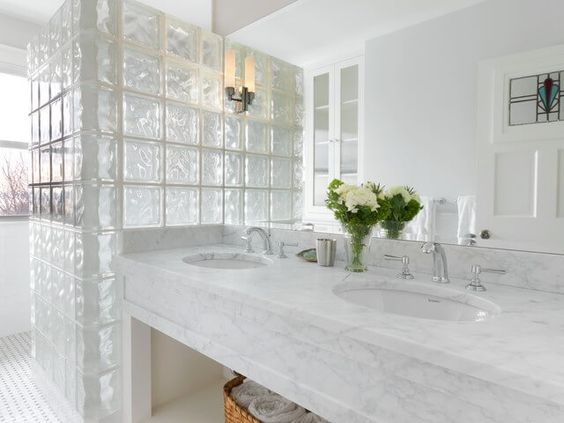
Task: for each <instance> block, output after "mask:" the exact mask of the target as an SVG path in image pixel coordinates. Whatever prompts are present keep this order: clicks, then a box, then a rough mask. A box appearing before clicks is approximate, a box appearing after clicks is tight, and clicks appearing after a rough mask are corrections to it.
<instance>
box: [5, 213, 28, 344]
mask: <svg viewBox="0 0 564 423" xmlns="http://www.w3.org/2000/svg"><path fill="white" fill-rule="evenodd" d="M30 316H31V299H30V287H29V231H28V222H27V220H25V221H16V222H2V221H0V337H2V336H6V335H11V334H14V333H18V332H24V331H28V330H30V329H31V321H30Z"/></svg>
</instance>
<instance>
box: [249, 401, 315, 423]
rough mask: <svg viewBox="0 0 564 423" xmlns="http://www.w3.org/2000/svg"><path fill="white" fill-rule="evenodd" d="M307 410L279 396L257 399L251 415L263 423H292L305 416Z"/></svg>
mask: <svg viewBox="0 0 564 423" xmlns="http://www.w3.org/2000/svg"><path fill="white" fill-rule="evenodd" d="M305 412H306V411H305V410H304V409H303V408H302V407H300V406H299V405H297V404H294V403H293V402H292V401H289V400H287V399H286V398H283V397H281V396H280V395H277V394H271V395H267V396H264V397H259V398H255V399H254V400H253V401H252V402H251V405H250V406H249V413H251V414H252V415H253V416H255V417H256V418H257V419H259V420H260V421H261V422H263V423H292V422H294V421H295V420H297V419H299V418H300V417H302V416H303V415H304V414H305Z"/></svg>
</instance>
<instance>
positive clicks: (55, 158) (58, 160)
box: [51, 142, 64, 182]
mask: <svg viewBox="0 0 564 423" xmlns="http://www.w3.org/2000/svg"><path fill="white" fill-rule="evenodd" d="M63 172H64V168H63V143H62V142H57V143H54V144H53V145H52V146H51V181H52V182H63Z"/></svg>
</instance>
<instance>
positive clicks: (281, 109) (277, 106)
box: [271, 91, 294, 123]
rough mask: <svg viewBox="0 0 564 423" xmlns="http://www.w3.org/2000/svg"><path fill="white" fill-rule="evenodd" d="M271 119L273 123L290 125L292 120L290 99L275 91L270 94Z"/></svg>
mask: <svg viewBox="0 0 564 423" xmlns="http://www.w3.org/2000/svg"><path fill="white" fill-rule="evenodd" d="M271 110H272V112H271V118H272V120H273V121H275V122H281V123H291V122H292V120H293V117H294V116H293V110H292V99H291V98H290V97H288V96H287V95H285V94H282V93H279V92H277V91H273V92H272V101H271Z"/></svg>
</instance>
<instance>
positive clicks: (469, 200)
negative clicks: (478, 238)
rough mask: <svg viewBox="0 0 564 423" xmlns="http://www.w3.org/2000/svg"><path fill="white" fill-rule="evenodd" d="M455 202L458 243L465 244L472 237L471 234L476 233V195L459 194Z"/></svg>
mask: <svg viewBox="0 0 564 423" xmlns="http://www.w3.org/2000/svg"><path fill="white" fill-rule="evenodd" d="M456 203H457V205H458V230H457V237H458V243H459V244H464V245H465V244H467V243H468V242H469V241H470V240H471V239H472V235H475V234H476V196H475V195H461V196H460V197H458V200H457V201H456Z"/></svg>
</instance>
